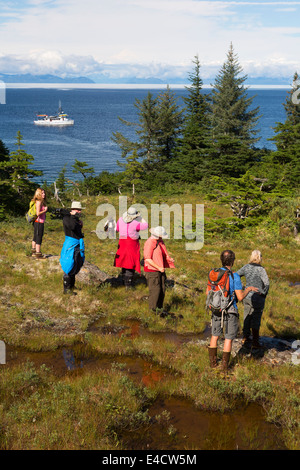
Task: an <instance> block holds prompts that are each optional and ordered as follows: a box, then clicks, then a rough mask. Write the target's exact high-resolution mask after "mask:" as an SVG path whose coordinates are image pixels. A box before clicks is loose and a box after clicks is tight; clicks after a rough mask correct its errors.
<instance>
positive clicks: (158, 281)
mask: <svg viewBox="0 0 300 470" xmlns="http://www.w3.org/2000/svg"><path fill="white" fill-rule="evenodd" d="M145 277H146V279H147V284H148V288H149V308H150V310H156V309H157V308H158V309H162V308H163V303H164V298H165V291H166V274H165V273H161V272H159V271H154V272H153V273H152V272H151V273H149V272H145Z"/></svg>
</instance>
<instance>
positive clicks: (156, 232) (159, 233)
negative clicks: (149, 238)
mask: <svg viewBox="0 0 300 470" xmlns="http://www.w3.org/2000/svg"><path fill="white" fill-rule="evenodd" d="M150 233H151V235H153V236H154V237H156V238H168V234H167V232H166V230H165V228H164V227H161V226H158V227H155V228H150Z"/></svg>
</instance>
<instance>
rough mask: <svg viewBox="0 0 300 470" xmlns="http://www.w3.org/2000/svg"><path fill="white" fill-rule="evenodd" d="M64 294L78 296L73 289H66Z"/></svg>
mask: <svg viewBox="0 0 300 470" xmlns="http://www.w3.org/2000/svg"><path fill="white" fill-rule="evenodd" d="M64 294H66V295H77V292H74V291H73V289H64Z"/></svg>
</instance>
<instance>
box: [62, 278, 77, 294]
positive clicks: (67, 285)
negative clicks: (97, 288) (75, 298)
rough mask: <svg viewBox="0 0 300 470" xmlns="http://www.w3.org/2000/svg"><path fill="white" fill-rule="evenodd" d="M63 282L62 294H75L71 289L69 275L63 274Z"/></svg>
mask: <svg viewBox="0 0 300 470" xmlns="http://www.w3.org/2000/svg"><path fill="white" fill-rule="evenodd" d="M63 283H64V294H69V295H76V294H75V292H73V289H72V280H71V278H70V276H67V275H65V276H64V278H63Z"/></svg>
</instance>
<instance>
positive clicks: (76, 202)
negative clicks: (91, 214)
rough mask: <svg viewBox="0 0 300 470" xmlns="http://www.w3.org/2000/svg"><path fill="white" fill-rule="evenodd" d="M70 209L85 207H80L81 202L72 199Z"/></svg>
mask: <svg viewBox="0 0 300 470" xmlns="http://www.w3.org/2000/svg"><path fill="white" fill-rule="evenodd" d="M71 209H85V207H82V205H81V202H79V201H73V202H72V205H71Z"/></svg>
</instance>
